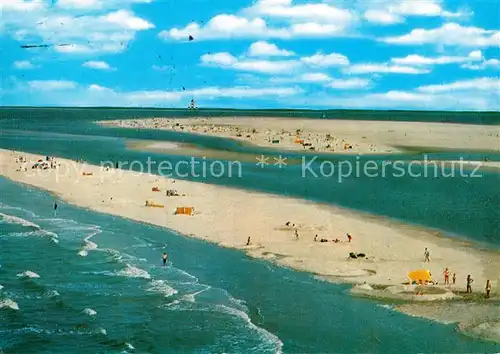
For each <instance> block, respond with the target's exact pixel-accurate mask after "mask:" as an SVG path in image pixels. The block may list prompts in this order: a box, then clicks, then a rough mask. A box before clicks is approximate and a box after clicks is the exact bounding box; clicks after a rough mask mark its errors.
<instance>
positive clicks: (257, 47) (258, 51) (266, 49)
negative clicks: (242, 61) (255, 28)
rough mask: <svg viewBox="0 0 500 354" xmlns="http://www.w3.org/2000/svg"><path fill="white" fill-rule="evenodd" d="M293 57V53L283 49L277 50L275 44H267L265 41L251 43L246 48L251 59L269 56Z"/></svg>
mask: <svg viewBox="0 0 500 354" xmlns="http://www.w3.org/2000/svg"><path fill="white" fill-rule="evenodd" d="M293 55H295V53H294V52H291V51H289V50H285V49H279V48H278V46H276V44H273V43H268V42H265V41H258V42H255V43H252V44H251V45H250V48H248V56H251V57H271V56H284V57H289V56H293Z"/></svg>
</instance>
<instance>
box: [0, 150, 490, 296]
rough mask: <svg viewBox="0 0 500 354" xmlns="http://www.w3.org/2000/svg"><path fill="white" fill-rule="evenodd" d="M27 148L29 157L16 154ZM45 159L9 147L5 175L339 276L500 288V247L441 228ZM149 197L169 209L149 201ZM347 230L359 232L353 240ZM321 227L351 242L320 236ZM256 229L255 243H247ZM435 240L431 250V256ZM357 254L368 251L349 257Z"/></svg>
mask: <svg viewBox="0 0 500 354" xmlns="http://www.w3.org/2000/svg"><path fill="white" fill-rule="evenodd" d="M19 156H24V157H25V158H26V159H27V162H26V163H24V164H20V163H18V162H16V158H17V157H19ZM44 158H45V157H43V156H38V155H33V154H27V153H20V152H13V151H9V150H1V149H0V174H1V175H3V176H5V177H7V178H9V179H11V180H14V181H17V182H21V183H25V184H28V185H32V186H35V187H38V188H41V189H44V190H47V191H49V192H52V193H54V194H56V195H57V196H58V197H60V198H61V199H63V200H65V201H67V202H69V203H72V204H75V205H78V206H81V207H85V208H90V209H93V210H95V211H98V212H103V213H107V214H112V215H117V216H122V217H126V218H130V219H133V220H137V221H140V222H146V223H150V224H154V225H159V226H163V227H167V228H169V229H172V230H175V231H177V232H179V233H181V234H183V235H188V236H191V237H195V238H199V239H203V240H206V241H209V242H213V243H216V244H219V245H221V246H224V247H231V248H236V249H241V250H244V251H245V252H246V253H247V254H248V255H250V256H252V257H257V258H263V259H268V260H270V261H272V262H275V263H277V264H279V265H282V266H287V267H291V268H294V269H299V270H304V271H307V272H311V273H314V274H317V275H320V276H322V277H325V278H327V279H328V280H330V281H336V282H350V283H363V282H368V283H370V284H379V285H398V284H401V283H402V282H404V281H406V280H407V278H406V274H407V273H408V271H410V270H413V269H420V268H427V269H429V270H430V271H431V272H432V273H433V274H434V275H435V276H436V278H438V279H439V280H440V278H441V276H440V275H441V273H442V271H443V269H444V268H445V267H449V268H450V269H451V271H452V272H453V273H456V274H457V279H459V281H458V285H457V287H458V286H460V288H461V289H463V288H464V286H465V284H464V282H463V279H464V278H465V276H466V274H472V276H473V277H474V279H475V284H477V285H476V286H478V287H479V286H480V285H481V284H484V283H485V281H486V279H492V280H493V288H494V289H498V284H497V282H498V280H497V278H498V276H499V274H500V253H499V252H494V251H484V250H479V249H476V248H474V247H472V246H471V245H470V244H468V243H466V242H461V241H458V240H453V239H448V238H445V237H442V236H439V233H438V232H436V231H433V230H428V229H424V228H417V227H414V226H409V225H406V224H402V223H399V222H396V221H391V220H388V219H385V218H382V217H377V216H373V215H369V214H362V213H359V212H355V211H351V210H348V209H343V208H339V207H334V206H329V205H321V204H317V203H313V202H309V201H304V200H301V199H294V198H288V197H281V196H276V195H271V194H264V193H256V192H249V191H244V190H239V189H235V188H227V187H222V186H215V185H210V184H204V183H198V182H190V181H183V180H173V179H170V178H166V177H160V176H157V175H148V174H139V173H137V172H132V171H123V170H114V169H112V168H111V169H109V170H106V169H104V168H102V167H101V166H94V165H87V164H82V163H76V162H74V161H71V160H65V159H57V162H58V164H61V165H60V166H59V167H58V168H57V169H48V170H33V169H31V166H32V165H33V163H34V162H35V161H37V160H39V159H44ZM20 167H22V171H19V169H20ZM24 167H26V168H27V171H24ZM83 174H86V175H83ZM153 187H158V188H159V189H160V192H154V191H153V190H152V189H153ZM166 190H176V191H177V192H178V193H179V194H180V195H181V196H174V197H172V196H166V193H165V192H166ZM146 200H151V201H152V202H154V203H158V204H163V205H164V206H165V207H164V208H152V207H146V206H145V202H146ZM177 207H194V208H195V214H194V215H192V216H190V215H174V212H175V210H176V208H177ZM287 221H290V222H291V223H294V224H296V226H297V230H298V233H299V239H297V237H296V236H295V235H294V229H293V228H292V227H287V226H286V225H285V223H286V222H287ZM346 233H350V234H351V235H352V236H353V240H352V242H351V243H349V242H347V240H346V237H345V234H346ZM315 235H318V238H319V239H321V238H324V239H328V240H332V239H339V240H340V241H341V242H338V243H334V242H325V243H321V242H315V241H314V237H315ZM249 237H250V238H251V245H249V246H247V245H246V243H247V239H248V238H249ZM425 247H428V248H429V250H430V252H431V263H430V264H429V263H423V252H424V249H425ZM170 252H172V253H174V252H176V250H170ZM350 252H354V253H364V254H366V256H367V257H366V258H362V259H359V258H358V259H349V253H350Z"/></svg>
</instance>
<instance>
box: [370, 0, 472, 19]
mask: <svg viewBox="0 0 500 354" xmlns="http://www.w3.org/2000/svg"><path fill="white" fill-rule="evenodd" d="M368 4H369V6H368V9H367V10H366V11H365V13H364V18H365V19H366V20H367V21H368V22H371V23H375V24H380V25H390V24H395V23H401V22H404V21H405V18H406V17H408V16H422V17H444V18H453V17H462V16H467V15H470V13H466V12H463V11H462V12H450V11H446V10H445V9H443V7H442V6H441V1H440V0H423V1H422V0H392V1H391V0H387V1H384V2H379V1H374V2H369V3H368Z"/></svg>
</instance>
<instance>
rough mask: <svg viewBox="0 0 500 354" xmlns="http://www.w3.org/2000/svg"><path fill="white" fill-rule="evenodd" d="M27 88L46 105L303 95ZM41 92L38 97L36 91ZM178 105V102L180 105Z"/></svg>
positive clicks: (48, 84)
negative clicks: (41, 94)
mask: <svg viewBox="0 0 500 354" xmlns="http://www.w3.org/2000/svg"><path fill="white" fill-rule="evenodd" d="M26 88H27V89H28V91H29V94H32V95H37V96H35V97H43V103H44V104H45V105H63V106H95V105H113V106H157V107H165V106H172V105H175V106H177V107H178V106H179V105H181V104H182V102H183V101H186V102H185V103H186V106H187V103H188V101H189V100H190V99H191V98H193V97H194V98H195V99H197V100H199V99H204V100H218V99H221V98H229V99H231V98H234V99H242V98H253V99H269V98H270V97H273V98H279V97H288V96H294V95H297V94H299V93H301V92H302V90H301V89H300V88H297V87H258V88H256V87H248V86H235V87H217V86H213V87H201V88H196V89H192V90H182V91H181V90H178V91H166V90H144V91H118V90H114V89H111V88H108V87H104V86H101V85H99V84H95V83H94V84H91V85H80V84H78V83H76V82H73V81H64V80H62V81H58V80H45V81H30V82H28V85H27V86H26ZM41 90H43V91H44V94H43V96H39V95H38V94H37V92H36V91H41ZM179 102H181V103H179Z"/></svg>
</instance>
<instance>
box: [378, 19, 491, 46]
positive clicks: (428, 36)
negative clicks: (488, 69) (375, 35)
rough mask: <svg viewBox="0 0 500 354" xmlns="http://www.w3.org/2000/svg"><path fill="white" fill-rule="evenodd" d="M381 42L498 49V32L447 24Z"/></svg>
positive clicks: (418, 29) (419, 29) (416, 30)
mask: <svg viewBox="0 0 500 354" xmlns="http://www.w3.org/2000/svg"><path fill="white" fill-rule="evenodd" d="M381 41H383V42H386V43H392V44H402V45H413V44H438V45H447V46H462V47H499V46H500V31H498V30H486V29H483V28H478V27H464V26H461V25H459V24H456V23H447V24H444V25H442V26H441V27H438V28H435V29H431V30H427V29H423V28H417V29H414V30H412V31H411V32H410V33H408V34H405V35H403V36H397V37H385V38H382V39H381Z"/></svg>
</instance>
